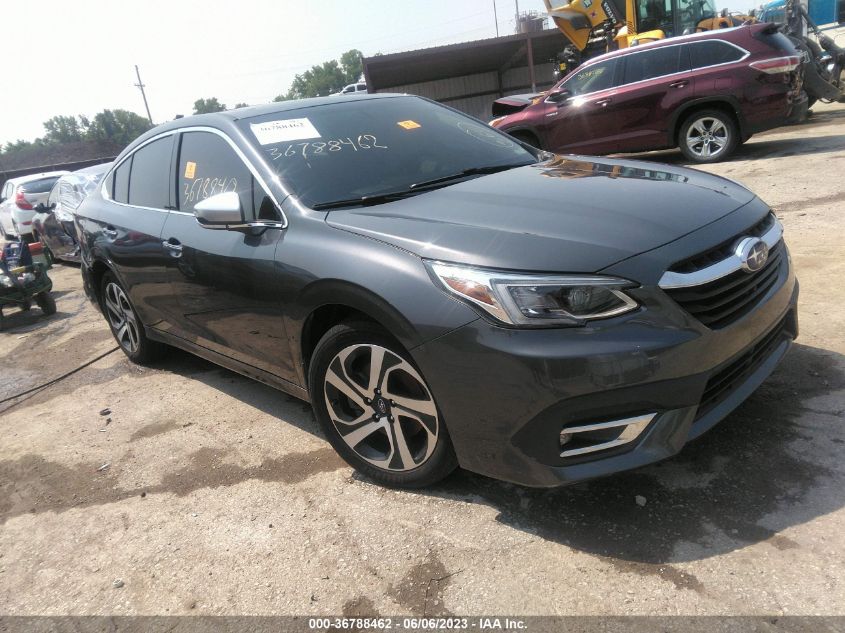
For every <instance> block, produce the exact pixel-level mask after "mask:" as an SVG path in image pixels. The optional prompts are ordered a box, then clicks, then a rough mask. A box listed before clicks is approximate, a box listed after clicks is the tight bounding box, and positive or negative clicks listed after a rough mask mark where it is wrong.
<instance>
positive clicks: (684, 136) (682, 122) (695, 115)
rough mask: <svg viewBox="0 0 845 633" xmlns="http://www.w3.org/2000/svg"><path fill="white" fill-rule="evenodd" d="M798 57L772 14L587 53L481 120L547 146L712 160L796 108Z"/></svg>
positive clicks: (799, 101)
mask: <svg viewBox="0 0 845 633" xmlns="http://www.w3.org/2000/svg"><path fill="white" fill-rule="evenodd" d="M800 64H801V59H800V57H799V56H798V54H797V53H796V51H795V49H794V48H793V46H792V44H791V43H790V41H789V40H788V39H787V37H786V36H785V35H783V34H781V33H779V32H778V31H777V30H776V27H775V26H774V25H772V24H754V25H751V26H740V27H737V28H732V29H723V30H719V31H708V32H705V33H698V34H695V35H688V36H684V37H676V38H673V39H668V40H662V41H659V42H654V43H651V44H644V45H641V46H636V47H633V48H627V49H623V50H619V51H614V52H612V53H608V54H606V55H602V56H600V57H596V58H593V59H591V60H589V61H588V62H586V63H585V64H583V65H582V66H580V67H579V68H577V69H576V70H574V71H573V72H571V73H570V74H568V75H567V76H566V77H564V78H563V79H562V80H561V81H560V82H559V83H558V84H557V85H555V86H554V88H552V89H551V90H550V91H548V92H546V93H542V94H540V95H527V96H526V95H522V96H514V97H505V98H503V99H499V100H498V101H496V102H495V103H494V105H493V115H494V116H496V117H498V118H495V119H493V120H492V121H491V122H490V125H492V126H493V127H496V128H498V129H500V130H503V131H506V132H508V133H509V134H511V135H513V136H515V137H517V138H518V139H520V140H523V141H526V142H528V143H530V144H531V145H534V146H535V147H541V148H543V149H547V150H550V151H554V152H569V153H584V154H610V153H615V152H638V151H645V150H655V149H667V148H671V147H679V148H680V149H681V151H682V152H683V153H684V155H685V156H686V157H687V158H688V159H689V160H691V161H694V162H698V163H709V162H715V161H718V160H721V159H723V158H725V157H727V156H728V155H729V154H730V153H731V152H732V151H733V150H734V149H735V148H736V146H737V145H738V144H740V143H743V142H745V141H746V140H748V138H749V137H750V136H751V135H752V134H754V133H756V132H761V131H763V130H766V129H771V128H773V127H778V126H780V125H783V124H785V123H787V122H789V121H790V120H793V119H796V118H797V117H799V116H801V115H802V114H803V112H804V111H806V99H807V98H806V95H805V94H804V92H803V91H802V89H801V86H802V69H801V65H800Z"/></svg>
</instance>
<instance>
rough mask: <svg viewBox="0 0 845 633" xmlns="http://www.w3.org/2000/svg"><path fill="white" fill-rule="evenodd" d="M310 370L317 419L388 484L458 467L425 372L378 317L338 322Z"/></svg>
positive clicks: (424, 482) (422, 482)
mask: <svg viewBox="0 0 845 633" xmlns="http://www.w3.org/2000/svg"><path fill="white" fill-rule="evenodd" d="M308 374H309V381H308V385H309V389H310V393H311V402H312V405H313V407H314V413H315V414H316V417H317V420H318V421H319V423H320V425H321V427H322V428H323V431H324V432H325V434H326V437H327V438H328V440H329V442H330V443H331V444H332V446H333V447H334V448H335V450H336V451H337V452H338V453H339V454H340V456H341V457H343V458H344V459H345V460H346V461H347V462H348V463H349V464H350V465H351V466H352V467H353V468H355V469H356V470H358V471H360V472H361V473H363V474H365V475H367V476H368V477H370V478H371V479H374V480H375V481H378V482H379V483H382V484H385V485H388V486H395V487H401V488H420V487H423V486H428V485H431V484H433V483H435V482H437V481H439V480H441V479H443V478H444V477H446V476H447V475H448V474H449V473H451V472H452V471H453V470H454V469H455V468H456V467H457V459H456V458H455V453H454V450H453V449H452V442H451V440H450V439H449V434H448V432H447V431H446V427H445V425H444V424H443V419H442V416H441V414H440V411H439V410H438V408H437V405H436V403H435V401H434V397H433V396H432V394H431V391H430V390H429V388H428V385H427V384H426V381H425V379H424V378H423V377H422V375H421V374H420V372H419V371H418V370H417V368H416V367H414V365H413V363H412V361H411V359H410V357H409V355H408V353H407V352H406V351H405V350H404V349H403V348H402V347H401V346H400V345H399V344H398V343H397V342H396V341H394V340H393V339H392V338H391V337H389V336H388V335H386V334H385V332H384V331H383V330H382V329H381V328H379V327H378V326H377V325H375V324H372V323H368V322H357V323H346V324H341V325H338V326H335V327H333V328H332V329H331V330H329V331H328V332H327V333H326V334H325V336H323V338H322V339H321V340H320V342H319V343H318V344H317V347H316V349H315V350H314V354H313V357H312V362H311V367H310V369H309V372H308Z"/></svg>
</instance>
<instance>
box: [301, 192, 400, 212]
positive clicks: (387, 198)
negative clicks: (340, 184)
mask: <svg viewBox="0 0 845 633" xmlns="http://www.w3.org/2000/svg"><path fill="white" fill-rule="evenodd" d="M415 194H416V192H415V191H411V190H410V189H404V190H402V191H390V192H387V193H376V194H371V195H368V196H360V197H358V198H346V199H345V200H332V201H331V202H318V203H317V204H315V205H312V206H311V208H312V209H315V210H320V209H335V208H337V207H351V206H353V205H362V206H367V205H371V204H382V203H384V202H392V201H393V200H400V199H402V198H405V197H407V196H412V195H415Z"/></svg>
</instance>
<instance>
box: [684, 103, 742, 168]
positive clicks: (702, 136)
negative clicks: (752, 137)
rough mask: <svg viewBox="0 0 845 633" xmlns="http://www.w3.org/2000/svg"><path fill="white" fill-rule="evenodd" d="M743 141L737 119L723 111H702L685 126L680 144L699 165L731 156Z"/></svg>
mask: <svg viewBox="0 0 845 633" xmlns="http://www.w3.org/2000/svg"><path fill="white" fill-rule="evenodd" d="M738 141H739V133H738V130H737V127H736V123H734V120H733V117H731V116H730V115H729V114H727V113H726V112H723V111H722V110H699V111H698V112H693V113H692V114H690V115H689V116H688V117H687V118H686V119H685V120H684V122H683V124H682V125H681V129H680V131H679V133H678V145H679V147H680V150H681V152H682V153H683V154H684V156H686V157H687V159H689V160H691V161H693V162H695V163H715V162H717V161H720V160H723V159H725V158H727V157H728V156H730V155H731V153H732V152H733V151H734V149H736V147H737V144H738Z"/></svg>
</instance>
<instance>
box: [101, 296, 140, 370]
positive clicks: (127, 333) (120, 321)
mask: <svg viewBox="0 0 845 633" xmlns="http://www.w3.org/2000/svg"><path fill="white" fill-rule="evenodd" d="M104 303H105V308H106V316H107V317H108V319H109V324H110V325H111V328H112V331H113V332H114V336H115V338H116V339H117V342H118V343H120V346H121V347H122V348H123V349H125V350H126V351H127V352H129V353H130V354H134V353H135V352H136V351H138V346H139V345H140V340H141V339H140V336H139V335H138V320H137V319H136V318H135V312H134V311H133V310H132V306H131V305H130V304H129V299H128V298H127V297H126V293H125V292H123V288H121V287H120V286H118V285H117V284H116V283H114V282H109V283H108V284H106V292H105V301H104Z"/></svg>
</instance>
